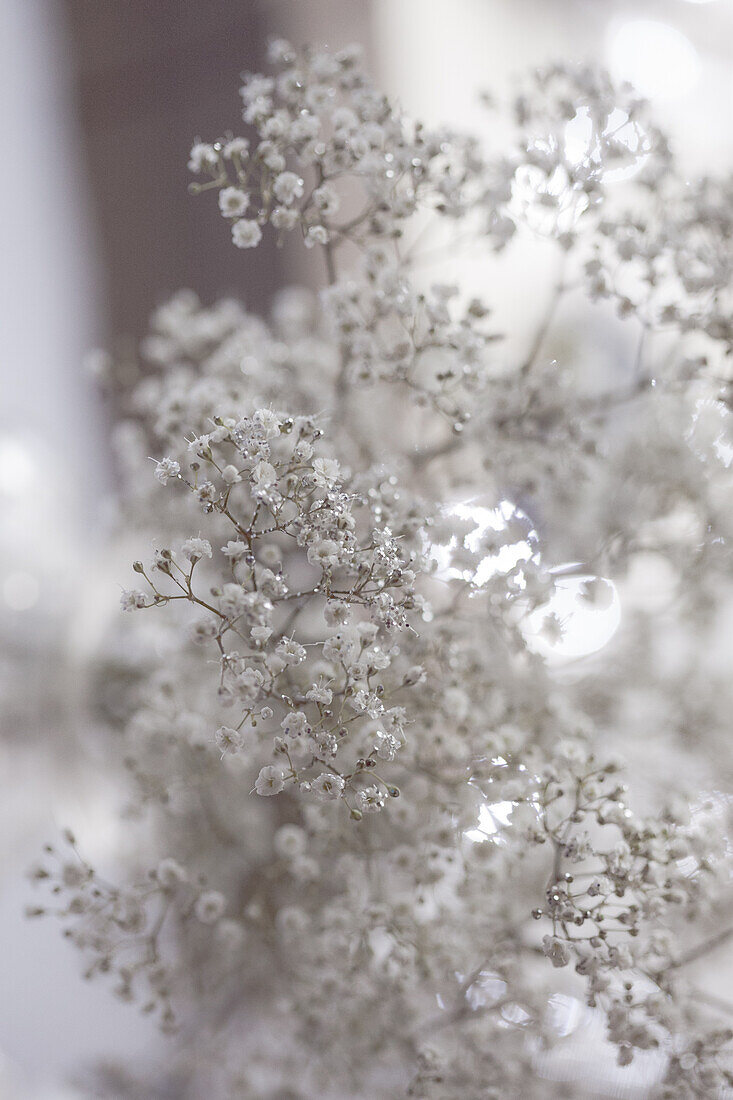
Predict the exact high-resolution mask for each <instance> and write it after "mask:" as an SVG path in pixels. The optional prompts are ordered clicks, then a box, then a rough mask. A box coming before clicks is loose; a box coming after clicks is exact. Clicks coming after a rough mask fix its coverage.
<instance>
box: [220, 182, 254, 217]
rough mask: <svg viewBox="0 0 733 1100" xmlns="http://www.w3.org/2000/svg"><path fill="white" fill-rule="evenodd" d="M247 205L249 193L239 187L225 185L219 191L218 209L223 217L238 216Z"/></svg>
mask: <svg viewBox="0 0 733 1100" xmlns="http://www.w3.org/2000/svg"><path fill="white" fill-rule="evenodd" d="M248 206H249V195H248V194H247V193H246V191H242V190H240V188H239V187H225V188H223V190H221V191H220V192H219V209H220V210H221V212H222V214H223V215H224V217H225V218H240V217H241V216H242V214H244V212H245V210H246V209H247V207H248Z"/></svg>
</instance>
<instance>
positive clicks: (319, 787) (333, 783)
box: [310, 772, 346, 802]
mask: <svg viewBox="0 0 733 1100" xmlns="http://www.w3.org/2000/svg"><path fill="white" fill-rule="evenodd" d="M345 786H346V783H345V781H344V779H343V777H342V776H340V775H330V774H329V773H328V772H322V773H321V775H319V776H317V778H316V779H314V780H313V782H312V783H311V785H310V789H311V790H312V792H313V794H314V795H315V796H316V798H317V799H318V801H319V802H330V801H332V800H333V799H336V798H340V797H341V795H342V794H343V792H344V788H345Z"/></svg>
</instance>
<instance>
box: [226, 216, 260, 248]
mask: <svg viewBox="0 0 733 1100" xmlns="http://www.w3.org/2000/svg"><path fill="white" fill-rule="evenodd" d="M232 240H233V242H234V244H235V245H236V246H237V248H256V247H257V245H258V244H259V243H260V241H261V240H262V230H261V229H260V227H259V225H258V223H257V222H255V221H251V220H248V219H247V218H240V220H239V221H237V222H235V223H234V225H233V226H232Z"/></svg>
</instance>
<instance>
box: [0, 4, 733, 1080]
mask: <svg viewBox="0 0 733 1100" xmlns="http://www.w3.org/2000/svg"><path fill="white" fill-rule="evenodd" d="M270 36H277V37H285V38H288V39H289V40H290V41H292V42H293V43H294V44H296V45H301V44H303V43H306V42H313V43H317V44H322V43H328V44H329V45H332V46H334V47H339V46H342V45H345V44H346V43H348V42H351V41H360V42H361V43H362V44H363V45H364V46H365V47H366V50H367V54H368V56H369V58H370V63H371V68H372V71H373V72H374V74H375V77H376V78H377V80H378V81H379V82H381V83H382V84H383V86H384V87H385V89H386V90H387V91H388V92H389V93H390V94H392V95H394V96H396V97H398V98H399V100H400V101H401V102H402V103H403V105H404V106H405V108H406V109H407V110H408V111H409V112H412V113H414V114H416V115H419V116H420V117H423V118H425V119H426V120H427V121H428V122H440V121H446V122H452V123H456V124H459V125H461V126H467V127H468V126H471V127H474V128H475V129H476V130H477V131H479V132H480V131H481V130H482V128H483V129H485V128H486V126H487V125H488V122H487V116H486V115H485V114H483V113H480V112H479V110H478V107H477V102H476V97H477V93H478V91H480V90H481V89H490V90H492V91H493V92H496V93H499V94H501V93H503V92H506V91H507V90H508V89H509V88H510V86H511V81H512V79H513V77H514V76H515V75H521V74H522V73H523V71H525V70H526V69H527V68H528V67H531V66H533V65H536V64H539V63H542V62H545V61H548V60H552V59H556V58H561V59H563V60H567V59H570V58H577V59H579V60H585V59H595V60H598V61H601V62H603V63H605V64H606V65H607V66H608V67H609V68H610V70H611V72H612V74H613V75H614V76H615V77H617V78H620V79H628V80H631V81H632V82H634V83H636V84H637V86H638V87H639V89H640V90H641V91H642V92H644V93H645V94H647V95H648V96H649V97H650V98H651V99H652V100H653V101H654V104H655V108H656V113H657V117H658V119H659V121H660V123H662V124H663V125H665V126H666V127H667V128H668V130H669V131H670V132H671V134H672V136H673V140H674V145H675V148H676V150H677V152H678V154H679V155H680V157H681V158H682V160H683V163H684V164H685V165H689V170H690V172H697V171H701V170H704V171H712V172H718V171H724V170H726V169H727V168H728V167H729V165H730V162H731V159H732V157H733V125H732V123H733V0H707V2H704V0H702V2H700V0H698V2H694V0H262V2H261V3H256V2H253V0H155V2H154V3H151V2H150V0H118V2H116V3H109V2H108V3H99V2H98V0H1V2H0V88H1V92H0V114H1V120H2V133H3V134H4V135H5V142H4V147H5V149H6V160H5V167H4V171H3V173H2V174H1V175H0V197H1V199H2V201H0V226H1V235H0V239H1V240H2V242H3V248H2V260H1V261H0V280H1V283H0V291H1V292H0V330H1V331H2V333H3V342H2V349H3V350H2V358H0V691H1V692H2V703H1V704H0V720H1V721H2V736H1V737H0V763H1V764H2V772H1V774H2V779H1V780H0V783H1V784H2V787H1V788H0V824H1V826H2V827H1V828H0V849H1V851H2V860H1V861H0V867H2V872H1V875H0V936H1V937H2V941H3V943H4V944H5V947H6V950H5V953H4V965H3V976H2V981H1V986H0V988H1V989H2V1001H1V1003H2V1006H3V1007H2V1011H0V1098H2V1100H5V1097H9V1098H12V1097H20V1098H28V1097H32V1098H33V1100H36V1098H39V1100H44V1098H45V1100H48V1098H51V1097H57V1098H62V1097H72V1096H74V1095H77V1093H76V1092H75V1087H74V1083H73V1082H74V1080H75V1079H76V1080H78V1076H79V1072H80V1070H83V1067H84V1065H85V1064H87V1063H90V1062H91V1061H92V1060H94V1059H99V1058H106V1057H111V1058H113V1057H115V1056H118V1055H123V1056H125V1057H130V1056H137V1055H138V1054H139V1055H141V1056H142V1054H143V1053H145V1052H146V1051H150V1050H152V1049H154V1047H155V1044H156V1043H157V1042H158V1040H157V1039H156V1036H155V1034H154V1032H153V1031H152V1028H151V1027H150V1026H149V1025H148V1024H147V1023H146V1022H145V1021H141V1020H140V1019H139V1018H138V1017H137V1016H136V1015H135V1013H134V1012H130V1011H129V1010H128V1009H127V1008H126V1007H125V1006H124V1005H121V1004H118V1003H116V1002H114V1001H113V1000H112V999H111V998H110V996H109V993H108V991H107V990H106V989H105V988H104V987H103V986H102V985H99V986H94V985H92V986H86V985H83V984H82V983H80V981H79V970H80V963H79V959H78V958H77V956H76V954H75V953H74V952H73V951H71V950H70V949H68V948H67V947H66V945H65V944H64V943H63V941H62V940H61V938H60V936H59V930H58V928H57V927H55V926H54V924H53V923H52V922H48V923H45V922H41V923H26V922H25V920H24V918H23V906H24V904H25V903H26V901H27V900H28V899H29V898H30V896H31V895H30V889H29V886H28V884H27V882H26V880H25V878H24V875H25V871H26V869H27V867H28V865H29V864H30V863H31V862H32V861H33V859H34V858H35V857H36V855H37V853H38V850H39V848H40V845H41V844H43V843H44V842H45V841H47V840H50V839H52V838H53V837H54V836H55V835H56V833H57V832H58V830H59V828H60V827H62V826H63V825H67V824H68V825H71V826H72V827H73V828H75V830H77V831H78V832H79V834H80V835H81V836H82V838H83V842H84V845H85V846H86V847H87V849H88V850H89V851H90V854H91V855H97V854H99V853H100V852H102V853H103V852H104V850H105V849H109V850H112V849H115V848H116V847H118V846H119V845H120V844H124V841H125V837H124V835H123V830H122V827H121V826H120V824H119V823H118V820H117V816H116V808H117V801H118V798H119V794H118V792H117V790H116V788H115V783H114V777H113V776H110V775H107V774H106V772H105V768H104V749H103V746H100V747H98V748H95V741H94V736H93V734H94V719H93V717H91V716H90V714H89V708H88V706H87V695H88V690H87V687H86V684H85V672H84V669H85V667H86V665H87V659H88V657H89V656H90V655H93V654H94V648H95V646H96V645H99V644H101V639H102V638H103V636H104V632H105V624H107V623H108V622H109V621H110V620H111V619H112V618H113V617H114V616H115V615H116V614H117V608H118V596H119V587H120V582H121V581H125V580H126V579H127V578H128V572H129V562H130V560H131V559H132V557H133V556H134V554H133V552H132V550H131V549H130V550H128V548H127V547H125V546H121V547H118V549H117V550H116V551H114V552H113V551H110V549H109V546H108V545H106V544H105V531H106V530H107V529H108V524H109V518H110V515H111V514H112V509H113V500H114V484H115V477H114V461H113V457H112V454H111V449H110V446H109V428H110V424H111V421H112V419H113V417H114V408H113V407H110V406H109V404H107V405H103V404H102V402H101V401H100V400H99V399H98V397H97V396H96V394H95V389H94V384H93V381H92V380H91V378H90V377H89V375H88V372H86V371H85V369H84V363H85V359H86V356H87V352H88V351H89V349H91V348H94V347H97V346H104V345H105V344H106V343H108V342H109V341H110V340H112V339H113V338H114V339H115V340H124V339H129V340H134V339H135V338H137V337H139V336H140V335H141V334H142V333H144V331H145V328H146V324H147V318H148V315H149V313H150V312H151V310H152V309H153V308H154V307H155V306H156V305H157V304H159V303H160V302H161V301H163V300H164V299H165V298H166V297H167V296H168V295H169V294H170V293H171V292H173V291H174V290H176V289H178V288H180V287H192V288H194V289H195V290H196V291H197V292H198V294H199V295H200V296H201V298H202V299H203V300H204V301H206V302H209V301H211V300H212V299H214V298H216V297H217V296H219V295H222V294H225V295H230V294H231V295H235V296H237V297H240V298H243V299H244V300H245V302H246V303H247V305H248V306H249V307H250V308H251V309H253V310H255V311H257V312H265V311H266V309H267V303H268V301H269V298H270V296H271V294H272V292H273V290H274V289H276V288H277V287H280V286H283V285H287V284H289V283H293V282H307V281H308V280H309V277H310V276H309V271H308V268H307V254H306V256H305V257H304V256H303V254H302V252H299V251H298V250H297V249H294V250H292V251H290V250H289V249H288V248H287V247H286V248H285V249H283V250H277V249H276V248H275V247H274V246H273V245H272V243H271V239H270V238H266V241H265V242H264V243H263V246H262V247H261V248H259V249H258V250H257V252H256V254H254V255H253V254H249V253H247V254H243V253H241V252H239V251H237V250H235V249H233V248H231V247H230V245H229V241H228V232H227V228H226V226H225V225H224V223H223V222H222V219H221V218H220V216H219V214H218V211H217V208H216V204H215V203H214V202H213V201H207V200H206V198H199V199H194V198H192V197H191V196H190V195H189V194H188V193H187V186H188V182H189V175H188V172H187V169H186V161H187V155H188V150H189V148H190V146H191V144H192V141H193V139H194V138H196V137H197V136H201V137H203V138H205V139H209V138H213V137H216V136H218V135H219V134H220V133H221V132H223V131H225V130H227V129H228V128H232V129H235V130H236V128H237V125H238V120H239V100H238V94H237V89H238V85H239V76H240V73H241V72H242V71H243V70H245V69H257V68H259V67H260V66H262V65H263V64H264V51H265V46H266V42H267V39H268V37H270ZM304 260H305V261H306V262H304ZM517 270H518V271H519V268H518V269H517ZM521 272H522V274H521V280H522V281H521V282H518V281H517V280H518V279H519V278H520V276H519V274H518V275H517V279H516V280H514V281H511V280H510V281H508V282H507V284H506V285H505V286H504V287H499V286H497V287H496V288H494V287H489V288H488V291H487V290H486V287H484V292H485V293H486V294H487V296H488V297H492V296H495V297H496V298H497V299H498V301H499V307H500V310H501V311H502V316H503V317H505V318H506V321H507V323H510V322H511V320H512V317H513V316H518V315H520V314H521V313H522V311H525V310H526V308H527V306H526V303H527V302H528V301H534V299H535V297H536V296H539V297H540V298H541V297H542V294H543V293H544V291H545V289H546V284H547V283H548V273H547V270H546V268H545V267H544V266H543V262H542V259H541V258H540V262H538V263H537V264H534V265H532V270H531V280H532V282H531V283H529V282H528V274H527V265H526V264H523V265H522V266H521ZM476 277H477V278H482V277H483V276H481V274H480V273H479V274H478V275H476ZM604 324H607V325H608V326H609V328H608V330H607V331H605V332H604V333H603V337H604V339H606V338H610V340H611V342H612V343H613V341H614V340H618V341H620V342H623V340H624V339H625V337H624V335H623V333H622V331H621V329H620V328H619V323H617V322H615V320H614V319H612V318H609V319H608V321H607V322H604ZM617 330H618V331H617ZM611 1094H612V1093H610V1092H609V1095H611ZM616 1095H619V1096H620V1095H630V1094H629V1093H626V1092H624V1093H622V1092H618V1093H616Z"/></svg>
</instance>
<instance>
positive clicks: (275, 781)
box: [255, 764, 285, 795]
mask: <svg viewBox="0 0 733 1100" xmlns="http://www.w3.org/2000/svg"><path fill="white" fill-rule="evenodd" d="M284 787H285V779H284V776H283V770H282V768H279V767H277V765H275V764H267V765H265V767H264V768H262V769H261V770H260V774H259V775H258V776H257V782H256V783H255V790H256V791H257V794H261V795H272V794H279V793H280V791H281V790H283V788H284Z"/></svg>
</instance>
